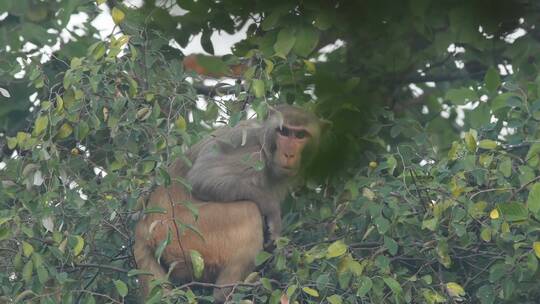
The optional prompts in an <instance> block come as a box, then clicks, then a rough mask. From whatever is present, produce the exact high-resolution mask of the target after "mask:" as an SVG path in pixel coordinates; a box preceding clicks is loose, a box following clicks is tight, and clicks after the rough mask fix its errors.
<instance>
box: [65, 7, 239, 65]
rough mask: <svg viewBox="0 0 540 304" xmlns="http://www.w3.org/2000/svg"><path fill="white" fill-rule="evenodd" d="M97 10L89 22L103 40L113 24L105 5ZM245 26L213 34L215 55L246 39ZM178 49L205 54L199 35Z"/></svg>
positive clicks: (226, 51)
mask: <svg viewBox="0 0 540 304" xmlns="http://www.w3.org/2000/svg"><path fill="white" fill-rule="evenodd" d="M129 4H131V5H133V6H139V5H140V1H137V0H131V1H129ZM129 4H128V5H129ZM99 8H100V9H101V11H102V12H101V14H99V15H98V16H97V17H96V19H94V20H93V21H92V22H91V24H92V26H94V27H95V28H96V29H97V30H98V31H99V32H100V35H101V37H102V38H105V37H108V36H109V35H110V34H111V31H112V29H113V28H114V22H113V20H112V17H111V13H110V10H109V7H108V6H107V5H106V4H102V5H100V6H99ZM183 13H184V12H183V11H181V9H180V8H178V11H177V12H176V14H179V15H182V14H183ZM72 18H75V20H73V22H74V23H76V22H81V21H83V19H79V18H81V16H78V15H76V16H74V17H72ZM77 19H79V20H77ZM70 22H71V21H70ZM247 26H248V25H246V27H244V28H243V29H242V30H241V31H239V32H238V33H235V34H234V35H229V34H227V33H225V32H220V33H218V32H215V33H213V34H212V37H211V40H212V44H213V45H214V52H215V55H218V56H222V55H226V54H230V53H231V47H232V46H233V45H234V44H235V43H237V42H238V41H240V40H242V39H244V38H246V29H247ZM178 47H179V46H178ZM179 48H180V50H182V52H184V54H186V55H188V54H193V53H197V54H199V53H203V54H207V53H206V52H205V51H204V50H203V48H202V46H201V34H199V35H197V36H195V37H192V39H191V41H190V42H189V43H188V45H187V46H186V47H185V48H182V47H179Z"/></svg>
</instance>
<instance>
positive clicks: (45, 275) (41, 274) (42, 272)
mask: <svg viewBox="0 0 540 304" xmlns="http://www.w3.org/2000/svg"><path fill="white" fill-rule="evenodd" d="M36 272H37V275H38V280H39V282H40V283H41V284H45V283H46V282H47V280H48V279H49V272H48V271H47V269H46V268H45V267H44V266H40V267H36Z"/></svg>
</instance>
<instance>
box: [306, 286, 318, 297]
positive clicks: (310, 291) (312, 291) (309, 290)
mask: <svg viewBox="0 0 540 304" xmlns="http://www.w3.org/2000/svg"><path fill="white" fill-rule="evenodd" d="M302 291H303V292H305V293H307V294H308V295H310V296H312V297H315V298H318V297H319V292H318V291H317V290H316V289H313V288H310V287H307V286H306V287H302Z"/></svg>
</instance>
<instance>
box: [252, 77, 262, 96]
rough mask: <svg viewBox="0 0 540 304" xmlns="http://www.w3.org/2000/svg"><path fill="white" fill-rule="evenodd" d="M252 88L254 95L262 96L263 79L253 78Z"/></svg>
mask: <svg viewBox="0 0 540 304" xmlns="http://www.w3.org/2000/svg"><path fill="white" fill-rule="evenodd" d="M252 90H253V93H254V94H255V97H257V98H261V97H263V96H264V81H262V80H260V79H253V82H252Z"/></svg>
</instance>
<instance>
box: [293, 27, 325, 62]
mask: <svg viewBox="0 0 540 304" xmlns="http://www.w3.org/2000/svg"><path fill="white" fill-rule="evenodd" d="M318 43H319V31H317V30H316V29H315V28H313V27H301V28H300V29H299V30H298V32H297V33H296V42H295V44H294V47H293V52H294V53H295V54H297V55H299V56H301V57H308V56H309V54H311V52H312V51H313V50H314V49H315V47H316V46H317V44H318Z"/></svg>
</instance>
